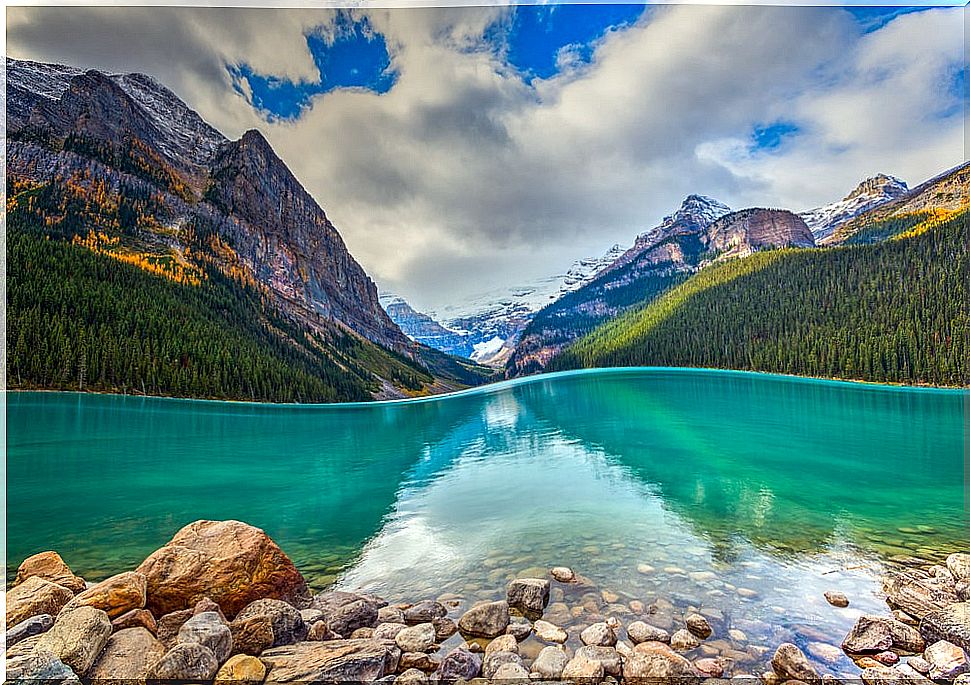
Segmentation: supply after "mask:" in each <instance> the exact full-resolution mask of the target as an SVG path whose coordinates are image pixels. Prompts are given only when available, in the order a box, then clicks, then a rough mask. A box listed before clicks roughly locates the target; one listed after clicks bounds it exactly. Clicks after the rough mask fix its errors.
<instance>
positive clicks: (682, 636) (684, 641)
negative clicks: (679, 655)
mask: <svg viewBox="0 0 970 685" xmlns="http://www.w3.org/2000/svg"><path fill="white" fill-rule="evenodd" d="M700 644H701V641H700V640H698V639H697V637H696V636H695V635H693V634H692V633H691V632H690V631H689V630H687V629H686V628H681V629H680V630H678V631H676V632H675V633H674V634H673V635H671V636H670V646H671V647H673V648H674V649H676V650H677V651H678V652H689V651H690V650H692V649H696V648H697V647H700Z"/></svg>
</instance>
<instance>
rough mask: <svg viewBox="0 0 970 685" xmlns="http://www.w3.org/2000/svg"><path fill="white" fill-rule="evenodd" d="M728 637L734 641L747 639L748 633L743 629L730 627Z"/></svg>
mask: <svg viewBox="0 0 970 685" xmlns="http://www.w3.org/2000/svg"><path fill="white" fill-rule="evenodd" d="M728 637H729V638H731V639H732V640H734V641H735V642H747V641H748V634H747V633H745V632H744V631H743V630H739V629H738V628H731V629H730V630H729V631H728Z"/></svg>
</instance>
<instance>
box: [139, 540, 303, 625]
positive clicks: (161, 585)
mask: <svg viewBox="0 0 970 685" xmlns="http://www.w3.org/2000/svg"><path fill="white" fill-rule="evenodd" d="M136 570H137V572H138V573H141V574H142V575H144V576H145V579H146V582H147V590H148V593H147V594H148V598H147V607H148V608H149V609H150V610H151V611H152V613H153V614H155V615H156V616H161V615H164V614H167V613H170V612H173V611H178V610H180V609H187V608H189V607H192V606H195V604H196V602H198V601H199V600H201V599H202V598H204V597H209V598H210V599H212V600H213V601H214V602H216V603H217V604H218V605H219V606H220V607H222V610H223V611H224V612H225V613H226V615H227V616H230V617H233V616H235V615H236V614H237V613H238V612H239V611H240V610H242V609H243V607H245V606H246V605H247V604H249V603H251V602H253V601H255V600H257V599H266V598H269V599H282V600H284V601H287V602H290V603H296V604H302V603H303V602H305V601H306V600H307V599H309V597H308V593H307V585H306V581H305V580H304V579H303V576H302V575H300V572H299V571H297V570H296V567H295V566H294V565H293V562H292V561H290V560H289V558H288V557H287V556H286V555H285V554H284V553H283V550H281V549H280V548H279V546H278V545H277V544H276V543H275V542H273V541H272V540H271V539H270V538H269V536H268V535H266V533H264V532H263V531H262V530H260V529H259V528H255V527H253V526H250V525H247V524H245V523H242V522H240V521H196V522H195V523H190V524H189V525H187V526H185V527H184V528H182V530H180V531H179V532H178V533H176V534H175V537H173V538H172V539H171V541H170V542H169V543H168V544H166V545H165V546H164V547H162V548H161V549H159V550H157V551H155V552H153V553H152V554H151V555H150V556H149V557H148V558H147V559H145V561H143V562H142V563H141V565H140V566H139V567H138V568H137V569H136Z"/></svg>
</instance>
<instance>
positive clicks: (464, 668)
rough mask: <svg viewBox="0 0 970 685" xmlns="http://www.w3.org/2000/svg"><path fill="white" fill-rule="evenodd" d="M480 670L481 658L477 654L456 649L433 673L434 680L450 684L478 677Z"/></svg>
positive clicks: (459, 648)
mask: <svg viewBox="0 0 970 685" xmlns="http://www.w3.org/2000/svg"><path fill="white" fill-rule="evenodd" d="M481 670H482V658H481V657H480V656H478V655H477V654H472V653H471V652H469V651H468V650H467V649H463V648H461V647H458V648H456V649H453V650H451V652H449V653H448V655H447V656H446V657H445V658H444V659H442V660H441V665H440V666H438V670H437V671H435V678H434V679H435V680H437V681H438V682H446V683H451V682H454V681H456V680H471V679H472V678H475V677H477V676H478V674H479V673H481Z"/></svg>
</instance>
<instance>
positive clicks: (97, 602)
mask: <svg viewBox="0 0 970 685" xmlns="http://www.w3.org/2000/svg"><path fill="white" fill-rule="evenodd" d="M145 592H146V582H145V576H143V575H142V574H140V573H131V572H127V573H119V574H118V575H116V576H112V577H110V578H108V579H107V580H104V581H102V582H100V583H98V584H97V585H95V586H94V587H92V588H90V589H88V590H85V591H84V592H82V593H81V594H79V595H77V596H75V597H74V599H72V600H71V601H70V602H68V604H67V606H66V607H65V609H68V610H70V609H73V608H75V607H79V606H88V607H94V608H95V609H101V610H102V611H104V612H106V613H107V614H108V616H109V617H111V618H117V617H118V616H121V615H122V614H124V613H127V612H129V611H132V610H135V609H141V608H143V607H144V606H145Z"/></svg>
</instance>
